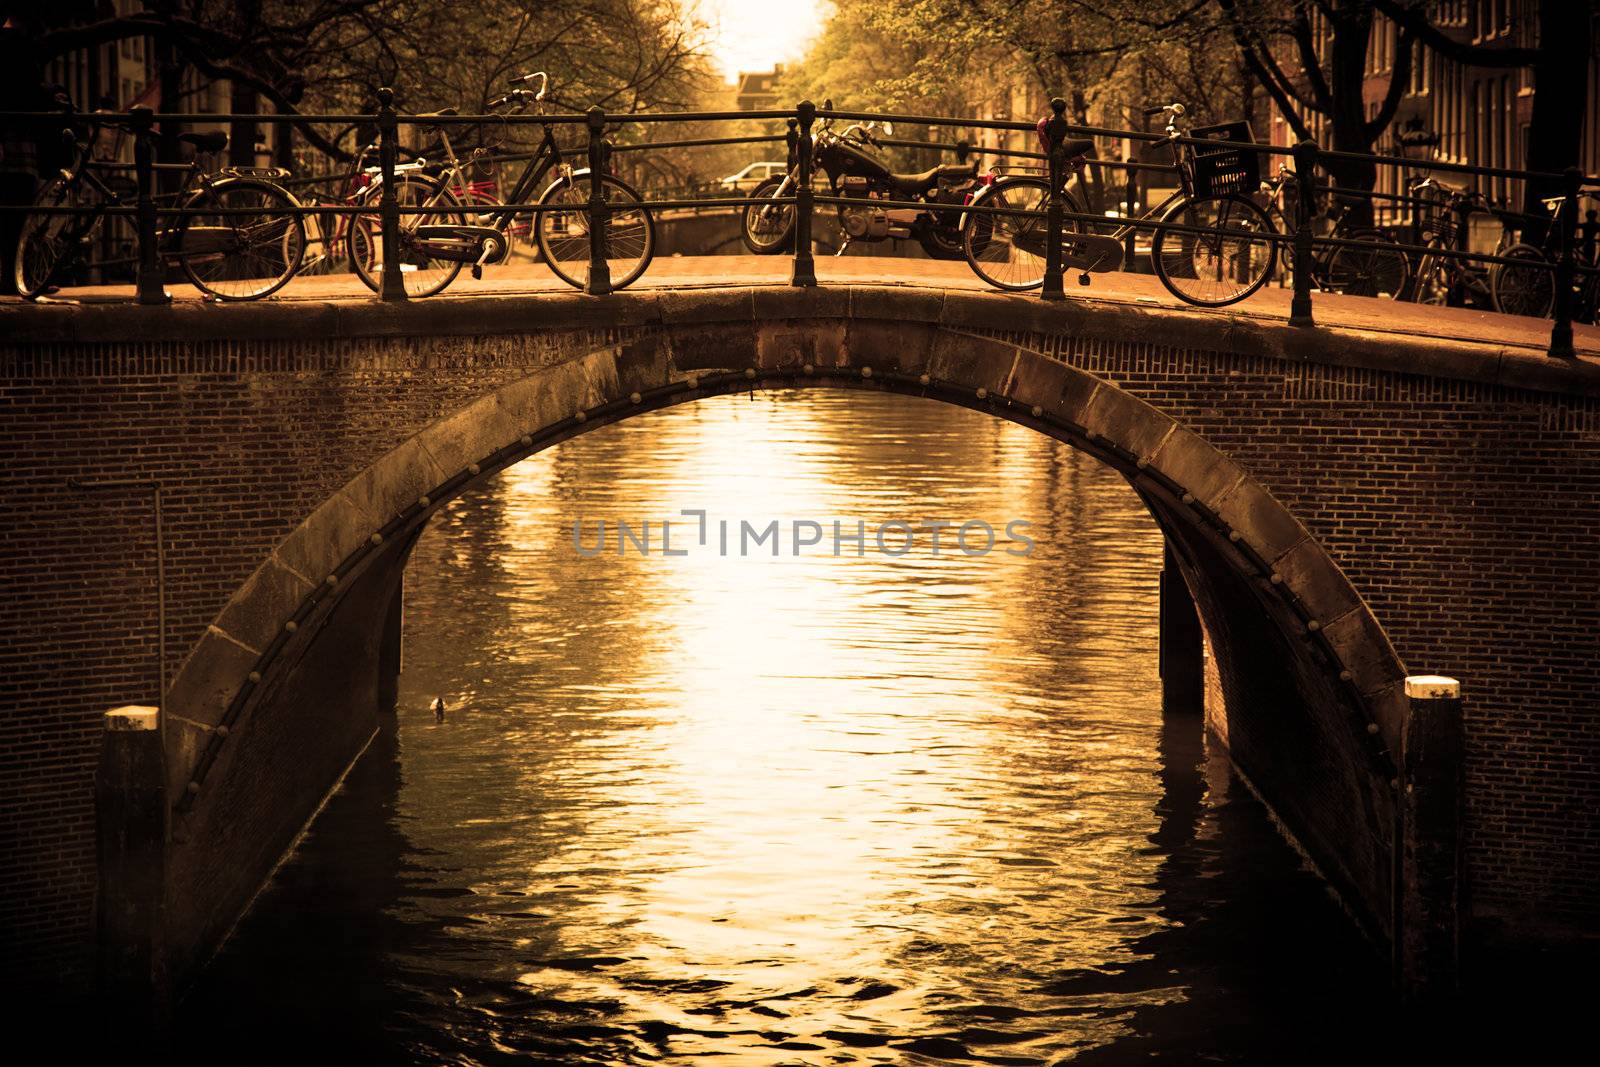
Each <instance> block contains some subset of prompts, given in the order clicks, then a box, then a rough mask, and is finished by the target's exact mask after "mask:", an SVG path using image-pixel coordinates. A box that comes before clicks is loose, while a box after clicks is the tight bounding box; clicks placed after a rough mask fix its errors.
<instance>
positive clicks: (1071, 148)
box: [1061, 137, 1094, 159]
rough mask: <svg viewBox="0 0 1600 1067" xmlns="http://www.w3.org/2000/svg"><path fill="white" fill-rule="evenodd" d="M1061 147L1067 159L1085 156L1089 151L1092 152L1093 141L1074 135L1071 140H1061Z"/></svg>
mask: <svg viewBox="0 0 1600 1067" xmlns="http://www.w3.org/2000/svg"><path fill="white" fill-rule="evenodd" d="M1061 147H1062V149H1063V150H1065V152H1066V156H1067V158H1068V159H1074V158H1076V157H1078V156H1086V155H1088V154H1089V153H1090V152H1093V151H1094V141H1093V140H1091V139H1089V138H1087V137H1075V138H1073V139H1071V140H1068V141H1063V142H1061Z"/></svg>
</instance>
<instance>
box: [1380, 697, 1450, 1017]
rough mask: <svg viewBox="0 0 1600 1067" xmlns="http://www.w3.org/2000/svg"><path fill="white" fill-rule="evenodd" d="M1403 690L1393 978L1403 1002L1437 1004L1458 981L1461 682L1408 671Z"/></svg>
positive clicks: (1446, 996)
mask: <svg viewBox="0 0 1600 1067" xmlns="http://www.w3.org/2000/svg"><path fill="white" fill-rule="evenodd" d="M1405 692H1406V698H1407V700H1408V701H1409V702H1410V705H1411V714H1410V715H1409V716H1408V718H1407V720H1406V728H1405V736H1404V740H1403V760H1404V774H1403V777H1402V786H1401V789H1400V793H1401V795H1400V804H1401V825H1402V827H1403V832H1402V839H1401V842H1400V878H1401V887H1400V892H1401V908H1400V916H1399V918H1400V929H1399V931H1397V946H1396V947H1397V948H1398V952H1397V953H1396V955H1397V971H1398V975H1397V977H1398V978H1399V982H1400V990H1401V994H1402V996H1403V997H1404V998H1405V999H1407V1000H1409V1001H1413V1002H1426V1003H1438V1002H1442V1001H1447V1000H1449V999H1450V998H1451V997H1452V996H1454V994H1455V993H1456V991H1457V989H1458V988H1459V980H1460V918H1461V811H1462V803H1461V798H1462V774H1461V772H1462V757H1463V752H1464V747H1465V744H1464V739H1463V730H1462V724H1461V683H1460V682H1458V681H1456V680H1455V679H1454V678H1444V677H1441V676H1438V675H1431V674H1422V675H1412V676H1411V677H1409V678H1407V679H1406V681H1405Z"/></svg>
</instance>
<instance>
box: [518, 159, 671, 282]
mask: <svg viewBox="0 0 1600 1067" xmlns="http://www.w3.org/2000/svg"><path fill="white" fill-rule="evenodd" d="M600 184H601V189H602V190H603V195H604V196H605V198H606V202H607V203H608V204H609V205H610V207H611V212H610V222H609V223H608V225H607V228H606V233H605V239H606V263H607V265H609V266H610V268H611V288H613V289H622V288H625V287H627V286H628V285H631V284H632V283H633V282H634V281H635V280H636V279H638V277H639V275H641V274H643V273H644V271H645V268H646V267H648V266H649V265H650V258H651V257H652V256H653V255H655V250H656V228H655V222H654V221H653V220H652V219H651V218H650V212H649V211H648V210H646V209H645V208H644V207H642V206H640V199H641V198H640V196H639V194H638V193H636V192H634V191H633V190H632V189H631V188H629V187H628V186H627V185H626V184H625V183H623V182H621V181H618V180H617V179H616V178H613V177H611V176H610V175H602V176H601V178H600ZM539 203H540V205H541V206H553V207H555V208H557V209H558V210H554V211H541V212H539V221H538V229H537V230H536V231H535V232H536V234H537V236H538V240H539V251H540V252H541V253H543V255H544V261H545V262H546V263H548V264H550V269H551V270H553V271H555V272H556V277H558V278H560V279H561V280H562V281H564V282H566V283H567V284H568V285H570V286H572V287H574V288H576V289H582V288H584V287H585V286H586V285H587V284H588V281H589V173H588V172H587V171H575V172H574V173H573V174H572V175H571V176H570V177H566V178H557V179H556V180H555V181H553V182H551V183H550V187H549V188H547V189H546V190H545V191H544V193H543V194H542V195H541V196H540V197H539Z"/></svg>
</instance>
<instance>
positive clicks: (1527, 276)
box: [1489, 242, 1556, 319]
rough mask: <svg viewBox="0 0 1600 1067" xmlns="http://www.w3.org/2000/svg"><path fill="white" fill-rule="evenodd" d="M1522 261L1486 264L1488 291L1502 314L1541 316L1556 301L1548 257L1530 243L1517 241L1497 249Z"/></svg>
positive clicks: (1509, 256) (1553, 272) (1554, 283)
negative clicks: (1523, 261)
mask: <svg viewBox="0 0 1600 1067" xmlns="http://www.w3.org/2000/svg"><path fill="white" fill-rule="evenodd" d="M1500 254H1501V255H1503V256H1506V257H1507V258H1510V259H1524V260H1527V261H1528V262H1527V264H1526V265H1524V264H1522V263H1516V264H1512V263H1496V264H1494V266H1492V267H1490V268H1489V295H1490V297H1491V298H1492V299H1493V301H1494V309H1495V310H1496V311H1498V312H1500V313H1501V314H1504V315H1527V316H1530V317H1532V318H1536V319H1542V318H1544V317H1545V316H1547V315H1549V314H1550V310H1551V309H1552V308H1553V307H1555V302H1556V276H1555V271H1554V270H1553V269H1552V267H1551V264H1550V261H1549V260H1547V259H1545V258H1544V253H1543V252H1541V251H1539V250H1538V249H1537V248H1535V247H1534V246H1533V245H1530V244H1522V243H1520V242H1519V243H1517V244H1514V245H1512V246H1511V247H1510V248H1508V249H1506V250H1505V251H1504V252H1502V253H1500Z"/></svg>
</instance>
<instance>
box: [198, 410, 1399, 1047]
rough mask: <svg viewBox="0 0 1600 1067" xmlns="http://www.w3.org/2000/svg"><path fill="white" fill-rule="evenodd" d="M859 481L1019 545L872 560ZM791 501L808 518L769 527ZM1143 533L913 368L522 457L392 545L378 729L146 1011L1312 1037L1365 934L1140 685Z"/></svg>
mask: <svg viewBox="0 0 1600 1067" xmlns="http://www.w3.org/2000/svg"><path fill="white" fill-rule="evenodd" d="M685 510H690V511H697V510H703V511H704V512H705V513H706V516H705V517H706V522H707V537H706V539H705V543H703V544H702V543H701V541H700V537H699V522H698V519H697V518H696V517H693V516H684V515H682V514H681V513H682V512H683V511H685ZM577 519H583V520H585V522H586V523H587V528H588V533H587V536H586V541H585V543H586V545H587V546H588V549H589V550H591V551H592V549H593V547H594V545H595V544H596V543H597V535H598V524H599V523H600V522H601V521H602V520H603V521H604V522H605V523H606V525H607V535H606V538H605V545H604V547H603V549H602V551H600V553H599V554H597V555H585V554H581V553H580V552H579V551H578V550H577V549H576V548H575V547H574V545H573V541H572V524H573V522H574V521H575V520H577ZM664 520H671V521H672V522H673V530H674V533H673V538H672V545H673V547H674V550H675V551H680V552H683V553H684V554H683V555H674V556H671V557H667V556H664V555H662V554H661V550H662V548H663V547H664V546H663V541H662V536H661V527H660V524H661V523H662V522H663V521H664ZM774 520H777V521H778V522H779V524H780V536H781V540H780V541H779V542H778V549H779V551H778V554H777V555H776V556H774V555H773V554H772V551H771V548H772V545H771V543H770V542H763V543H761V544H760V545H755V546H751V547H750V549H749V552H748V554H745V555H741V554H740V531H741V529H742V525H741V524H742V523H745V522H748V523H749V524H750V525H751V526H752V527H753V528H754V529H755V530H760V531H764V530H765V529H766V526H767V524H769V523H770V522H772V521H774ZM890 520H903V521H905V522H909V523H913V524H918V523H924V522H951V523H960V522H963V521H968V520H973V521H980V520H981V521H983V522H987V523H989V524H991V525H992V526H993V527H995V528H996V530H997V532H1000V533H1003V531H1004V528H1005V526H1006V524H1007V523H1008V522H1010V521H1012V520H1021V521H1026V522H1029V523H1032V526H1030V527H1027V528H1023V529H1022V533H1024V534H1025V536H1027V537H1028V538H1030V539H1031V541H1032V543H1033V544H1034V546H1035V548H1034V551H1033V552H1032V553H1031V554H1030V555H1026V556H1023V555H1014V554H1010V553H1008V552H1007V549H1012V550H1020V549H1021V547H1022V541H1021V538H1020V537H1018V538H1012V539H1010V540H1007V539H1004V538H1001V539H998V540H997V543H996V546H995V550H993V551H990V552H988V553H986V554H981V555H968V554H964V553H963V552H961V551H960V550H959V547H958V546H957V544H956V533H955V530H954V529H953V528H947V529H945V530H944V531H943V534H942V540H941V546H940V550H939V552H938V553H937V554H935V553H934V552H933V550H932V548H933V546H932V534H931V532H929V531H928V530H926V529H922V530H917V531H914V532H915V541H914V545H913V549H912V551H910V552H909V553H907V554H906V555H904V556H901V557H893V556H889V555H885V554H883V553H881V552H879V551H878V550H877V546H876V544H875V538H874V537H873V533H872V531H873V530H874V529H875V528H876V526H877V525H878V524H880V523H884V522H887V521H890ZM646 521H649V522H650V523H651V531H652V532H651V535H650V542H651V546H652V551H651V553H650V554H649V555H647V556H646V555H641V554H639V553H638V552H637V551H635V550H633V549H631V548H630V549H629V551H627V552H626V553H623V554H619V553H618V552H617V550H616V545H617V524H618V523H620V522H627V523H628V524H630V528H631V529H632V530H633V531H634V532H635V534H636V535H638V536H642V532H643V528H644V523H645V522H646ZM724 521H726V522H728V523H729V528H730V538H729V551H730V554H728V555H724V554H722V552H721V551H720V546H721V523H723V522H724ZM797 521H798V522H812V523H815V524H816V527H815V529H816V530H821V531H825V536H824V537H822V538H820V539H818V543H816V544H812V545H809V546H806V545H803V546H801V547H802V549H803V550H802V551H801V552H800V553H799V554H795V552H794V547H795V545H794V541H795V538H794V536H793V533H794V529H795V527H794V526H793V524H794V523H795V522H797ZM835 521H838V522H840V524H841V530H842V531H843V532H849V533H854V526H855V523H856V522H857V521H860V522H862V523H864V524H865V525H866V527H867V529H868V533H867V537H868V539H869V543H868V544H867V545H866V546H864V550H863V551H862V553H861V554H860V555H857V554H856V549H855V546H854V545H853V544H851V543H848V542H847V543H842V544H841V545H840V548H841V552H840V554H838V555H835V554H834V552H833V545H832V543H831V542H832V524H833V523H834V522H835ZM803 529H804V530H805V531H806V532H807V536H808V537H809V534H810V532H811V531H812V529H813V528H812V527H803ZM802 539H806V538H802ZM902 539H903V538H902V537H898V536H896V537H892V538H890V539H889V544H890V547H892V548H893V547H896V546H898V544H899V543H900V541H901V540H902ZM1160 554H1161V539H1160V534H1159V532H1158V531H1157V530H1156V528H1155V526H1154V524H1153V523H1152V522H1151V520H1150V518H1149V516H1148V515H1147V514H1145V512H1144V511H1143V509H1142V507H1141V505H1140V503H1139V502H1138V500H1137V499H1136V498H1135V497H1134V495H1133V494H1132V493H1131V492H1130V491H1129V489H1128V486H1127V485H1126V483H1124V482H1123V481H1122V480H1121V479H1120V478H1119V477H1118V476H1117V475H1116V474H1114V473H1113V472H1111V471H1109V470H1107V469H1105V468H1103V467H1101V466H1099V465H1097V464H1096V463H1095V462H1094V461H1092V460H1088V459H1085V458H1084V457H1082V456H1081V455H1078V454H1077V453H1075V452H1073V451H1071V450H1070V449H1068V448H1067V447H1065V446H1062V445H1059V444H1056V443H1054V442H1051V441H1049V440H1046V439H1044V438H1042V437H1039V436H1037V435H1034V434H1032V433H1031V432H1029V431H1025V430H1022V429H1020V428H1018V427H1016V426H1013V425H1010V424H1007V423H1003V422H1000V421H998V420H995V419H992V418H989V417H988V416H986V415H982V414H979V413H976V412H971V411H965V410H960V409H955V408H950V407H944V406H940V405H937V404H934V403H932V402H928V401H916V400H908V399H905V398H899V397H890V396H884V395H877V394H871V393H829V392H801V393H782V394H773V395H758V396H756V397H755V398H753V399H752V398H749V397H748V396H738V397H724V398H719V399H715V400H705V401H701V402H699V403H696V404H694V405H690V406H686V407H683V408H678V409H674V410H671V411H664V412H657V413H653V414H647V415H640V416H638V417H636V418H633V419H630V420H628V421H626V422H624V423H621V424H618V425H615V426H609V427H604V428H600V429H597V430H594V431H592V432H590V433H589V434H587V435H585V436H583V437H581V438H578V439H576V440H572V441H569V442H566V443H564V444H562V445H560V446H559V447H556V448H553V449H551V450H549V451H548V452H546V453H543V454H541V455H539V456H536V457H533V458H532V459H530V460H528V461H526V462H524V463H522V464H520V465H518V466H516V467H514V468H512V469H511V470H509V471H507V472H505V473H504V474H503V475H502V476H500V477H499V478H497V479H495V480H494V481H492V482H491V483H490V484H489V485H487V486H485V487H483V488H482V489H481V490H480V491H477V492H474V493H472V494H469V495H468V496H466V497H464V498H462V499H460V500H457V501H455V502H453V503H451V504H450V505H448V506H447V507H445V508H444V509H442V510H441V512H440V513H439V514H438V515H437V516H435V518H434V519H433V520H432V521H431V522H430V524H429V529H428V531H427V532H426V534H425V535H424V536H423V537H422V538H421V539H420V540H419V541H418V543H417V546H416V549H415V551H414V554H413V557H412V562H411V565H410V567H409V569H408V570H407V573H406V589H405V649H404V661H405V665H404V673H403V674H402V676H401V693H400V707H399V710H398V729H397V730H385V731H382V732H380V735H379V737H378V738H377V739H376V740H375V741H374V743H373V746H372V750H371V751H370V752H369V754H368V755H367V756H366V757H364V758H363V760H362V761H361V763H359V764H358V765H357V767H356V769H355V770H354V771H353V772H352V774H351V776H350V777H349V779H347V781H346V783H345V786H344V788H343V789H341V790H340V792H339V794H338V795H336V796H335V797H334V798H333V799H332V800H331V801H330V803H329V805H328V807H327V809H326V810H325V812H324V813H323V815H322V816H320V817H319V819H318V821H317V823H316V824H315V826H314V827H313V829H312V832H311V833H310V834H309V835H308V836H307V838H306V839H305V841H304V842H303V843H302V844H301V846H300V848H299V849H298V850H297V852H296V853H295V854H294V856H292V857H291V859H290V860H289V861H288V862H287V863H286V864H285V865H284V867H283V868H282V869H281V870H280V871H279V873H278V875H276V876H275V878H274V883H273V887H272V888H271V889H270V890H269V891H268V892H267V893H266V894H265V895H264V896H263V898H262V900H261V902H260V903H258V905H257V906H256V907H255V909H253V911H252V912H251V914H250V915H249V916H247V919H246V921H245V922H244V923H242V924H241V927H240V931H239V933H238V934H237V935H236V936H235V937H234V938H233V939H232V940H231V941H230V942H229V945H228V946H227V947H226V948H225V949H224V951H223V953H222V955H221V957H220V959H219V961H218V962H217V963H215V964H213V965H212V967H211V968H210V969H209V970H208V973H207V978H206V980H205V982H204V983H203V986H202V988H201V990H200V991H199V995H198V996H194V997H191V1000H190V1001H188V1002H186V1005H188V1006H186V1009H185V1010H186V1011H187V1012H188V1024H187V1025H186V1027H185V1028H184V1031H183V1032H184V1033H185V1034H186V1035H190V1036H194V1035H207V1034H220V1035H223V1038H224V1039H227V1040H232V1039H234V1038H236V1036H237V1034H238V1033H241V1032H250V1030H251V1028H255V1029H256V1030H257V1031H259V1030H261V1029H264V1028H266V1027H267V1026H269V1025H276V1024H277V1023H278V1021H280V1020H282V1019H286V1018H290V1019H293V1018H311V1017H317V1018H322V1017H324V1016H329V1017H330V1018H331V1017H332V1016H333V1015H337V1023H336V1025H337V1027H338V1031H337V1032H338V1035H339V1036H340V1037H341V1038H352V1039H360V1041H362V1042H364V1044H362V1045H361V1052H362V1054H360V1055H354V1056H351V1057H349V1058H350V1059H351V1060H352V1061H354V1062H370V1063H388V1062H414V1063H460V1064H469V1065H471V1064H495V1063H513V1062H514V1063H519V1064H521V1063H542V1064H560V1065H562V1067H567V1065H578V1064H592V1065H608V1067H609V1065H624V1064H628V1065H631V1064H639V1065H644V1064H685V1065H688V1064H699V1063H707V1062H715V1063H722V1064H728V1065H730V1067H733V1065H739V1067H743V1065H746V1064H751V1065H755V1064H760V1065H767V1064H770V1065H772V1067H780V1065H781V1067H793V1065H812V1067H824V1065H831V1064H855V1063H873V1064H893V1065H908V1067H909V1065H912V1064H929V1063H935V1062H986V1063H1005V1064H1014V1065H1019V1067H1020V1065H1034V1064H1037V1065H1040V1067H1043V1065H1053V1064H1058V1063H1062V1062H1065V1061H1068V1060H1072V1061H1074V1062H1082V1063H1084V1064H1085V1065H1087V1064H1090V1063H1096V1064H1121V1063H1143V1062H1148V1061H1150V1060H1152V1059H1160V1060H1162V1061H1164V1062H1183V1063H1190V1062H1202V1061H1204V1062H1212V1061H1222V1060H1228V1061H1233V1062H1244V1061H1246V1060H1247V1061H1248V1062H1263V1063H1298V1062H1305V1061H1306V1060H1307V1059H1308V1058H1309V1059H1315V1058H1318V1057H1317V1056H1316V1053H1317V1052H1319V1051H1322V1050H1323V1049H1324V1047H1325V1044H1326V1043H1325V1041H1324V1038H1325V1037H1327V1036H1329V1035H1326V1034H1325V1030H1326V1027H1327V1025H1328V1019H1329V1018H1330V1017H1332V1016H1333V1015H1335V1014H1344V1015H1357V1014H1361V1013H1362V1012H1361V1009H1360V1008H1358V1007H1357V1006H1356V1005H1355V1004H1354V1003H1353V1002H1352V991H1354V990H1361V989H1366V988H1371V989H1375V990H1376V989H1381V988H1383V986H1384V982H1383V981H1382V980H1381V977H1382V970H1381V964H1380V963H1376V962H1374V963H1372V965H1371V966H1372V970H1371V971H1363V970H1361V968H1362V967H1365V966H1367V964H1364V963H1360V962H1359V960H1358V958H1357V954H1356V950H1355V949H1353V948H1352V947H1351V946H1352V944H1354V945H1355V946H1356V948H1359V939H1355V938H1353V937H1352V935H1351V932H1350V930H1349V927H1348V924H1347V923H1346V921H1345V919H1344V918H1343V917H1342V916H1340V915H1339V914H1338V913H1337V910H1336V909H1335V908H1334V907H1333V906H1332V905H1331V904H1330V903H1329V901H1328V898H1327V895H1326V892H1325V889H1324V887H1323V886H1322V884H1321V883H1320V882H1319V881H1318V880H1317V879H1316V878H1315V877H1314V876H1312V875H1310V874H1307V873H1306V872H1305V871H1304V870H1302V869H1301V867H1300V864H1299V861H1298V859H1297V858H1296V856H1295V855H1294V853H1293V852H1292V851H1290V850H1289V849H1288V848H1287V847H1286V846H1284V845H1283V844H1282V842H1281V841H1280V840H1279V839H1278V838H1277V837H1276V835H1275V833H1274V831H1273V829H1272V827H1271V824H1270V822H1269V820H1268V818H1267V816H1266V814H1265V813H1264V811H1262V809H1261V808H1260V807H1259V805H1256V804H1255V803H1254V802H1253V801H1252V800H1250V799H1249V797H1248V794H1247V793H1246V791H1245V790H1243V789H1242V788H1241V787H1236V786H1233V785H1231V784H1230V781H1231V780H1230V778H1229V775H1228V772H1227V770H1226V768H1225V765H1223V764H1222V763H1221V762H1219V761H1218V760H1216V759H1215V758H1212V757H1208V756H1207V754H1206V752H1205V751H1204V750H1203V747H1202V743H1201V736H1200V732H1199V727H1198V723H1197V722H1196V721H1195V720H1194V719H1193V718H1190V717H1187V716H1182V715H1178V716H1169V717H1167V718H1166V719H1165V720H1164V719H1163V717H1162V715H1161V712H1160V709H1159V706H1158V700H1159V697H1158V693H1159V685H1158V679H1157V678H1156V672H1155V652H1156V632H1155V622H1154V620H1155V594H1156V581H1157V570H1158V567H1159V561H1160ZM436 696H442V697H444V699H445V700H446V702H447V705H448V708H449V710H448V713H447V715H446V718H445V721H443V722H438V721H436V720H435V717H434V716H433V714H432V713H431V712H430V711H429V705H430V703H431V702H432V700H433V699H434V698H435V697H436ZM1202 767H1204V768H1205V770H1204V773H1202ZM1362 958H1364V957H1362ZM1374 976H1376V977H1374ZM353 989H359V990H361V994H360V995H359V996H358V997H352V996H351V993H350V991H351V990H353ZM328 1003H338V1004H339V1006H340V1011H339V1012H337V1013H328V1012H327V1011H326V1006H327V1004H328ZM1329 1005H1338V1006H1339V1007H1338V1009H1337V1011H1336V1012H1330V1010H1329ZM1261 1018H1271V1019H1272V1020H1273V1022H1274V1025H1273V1027H1272V1028H1271V1031H1272V1033H1271V1034H1265V1035H1264V1033H1263V1029H1262V1027H1261V1026H1260V1024H1259V1020H1260V1019H1261ZM266 1020H271V1021H270V1022H268V1021H266ZM330 1025H335V1024H333V1023H330ZM331 1032H333V1031H330V1033H331ZM1277 1034H1287V1035H1292V1036H1291V1038H1290V1039H1289V1042H1288V1043H1287V1044H1284V1043H1279V1044H1273V1043H1272V1040H1273V1036H1272V1035H1277ZM1306 1035H1313V1036H1309V1037H1308V1036H1306ZM1332 1036H1334V1037H1337V1036H1338V1035H1332ZM1261 1042H1266V1043H1261ZM1307 1042H1310V1044H1307ZM191 1043H193V1044H195V1047H196V1048H197V1049H198V1048H207V1049H209V1048H213V1047H215V1042H212V1043H209V1044H208V1043H206V1042H205V1041H203V1040H202V1038H201V1037H194V1040H193V1041H192V1042H191ZM1362 1047H1363V1048H1364V1047H1365V1046H1362ZM1241 1048H1243V1049H1245V1050H1246V1052H1247V1053H1249V1054H1248V1055H1244V1056H1243V1058H1241V1055H1240V1049H1241ZM1308 1050H1309V1054H1308ZM713 1057H715V1059H713ZM196 1058H197V1057H196ZM1346 1058H1348V1057H1346ZM1356 1058H1359V1056H1357V1057H1356Z"/></svg>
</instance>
